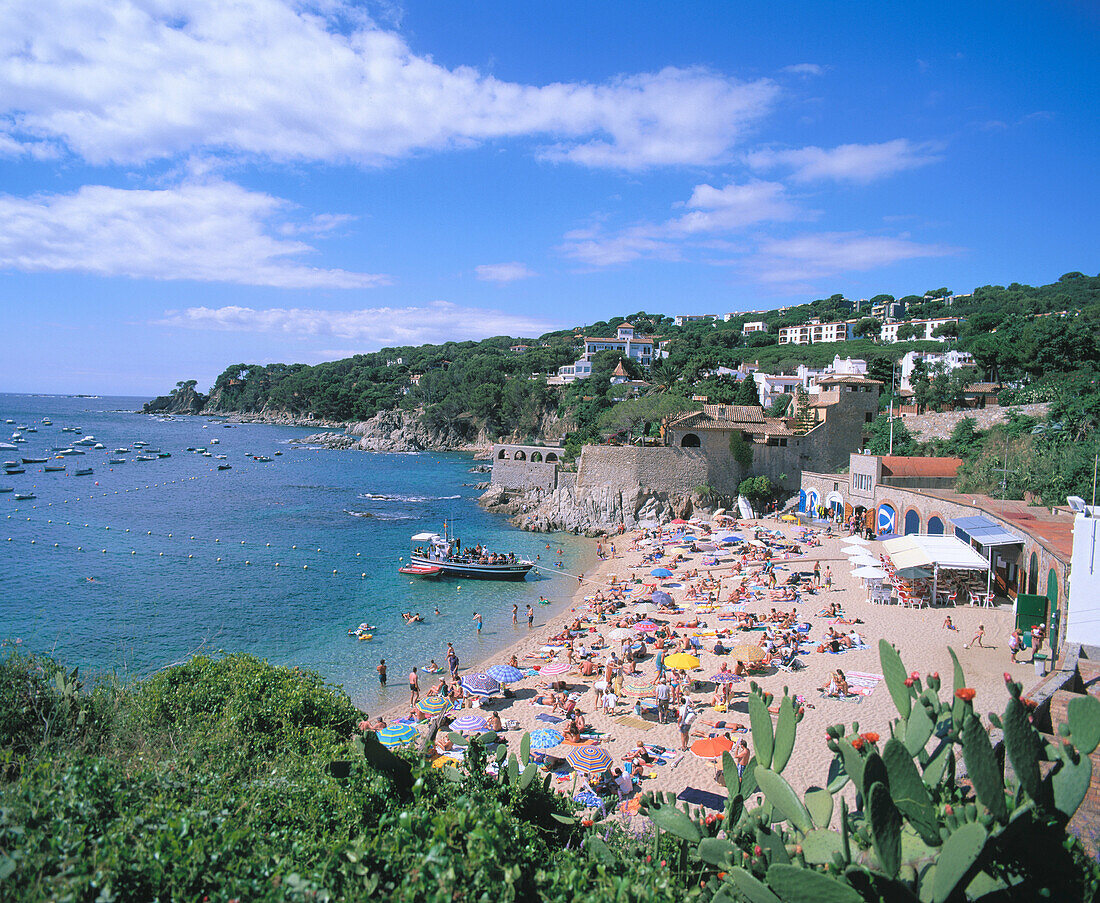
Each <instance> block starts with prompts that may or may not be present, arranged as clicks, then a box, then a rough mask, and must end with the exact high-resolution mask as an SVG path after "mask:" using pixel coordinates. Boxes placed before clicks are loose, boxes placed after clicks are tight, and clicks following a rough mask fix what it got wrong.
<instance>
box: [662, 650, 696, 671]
mask: <svg viewBox="0 0 1100 903" xmlns="http://www.w3.org/2000/svg"><path fill="white" fill-rule="evenodd" d="M665 667H668V668H675V669H676V670H677V671H687V670H689V669H691V668H698V667H699V659H697V658H696V657H695V656H694V655H689V654H688V653H687V652H674V653H673V654H672V655H666V656H665Z"/></svg>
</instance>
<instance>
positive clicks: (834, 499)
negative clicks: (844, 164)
mask: <svg viewBox="0 0 1100 903" xmlns="http://www.w3.org/2000/svg"><path fill="white" fill-rule="evenodd" d="M825 507H826V508H828V509H829V510H830V511H832V512H833V515H834V516H835V515H837V514H843V513H844V499H843V497H841V495H840V493H839V492H830V493H829V494H828V496H826V498H825Z"/></svg>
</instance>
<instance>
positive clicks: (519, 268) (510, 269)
mask: <svg viewBox="0 0 1100 903" xmlns="http://www.w3.org/2000/svg"><path fill="white" fill-rule="evenodd" d="M474 272H475V273H477V278H478V279H480V280H482V281H483V282H500V283H507V282H515V281H516V280H517V279H529V278H530V277H531V276H534V275H536V274H535V272H534V271H533V270H530V269H528V267H527V264H525V263H484V264H482V265H481V266H479V267H475V268H474Z"/></svg>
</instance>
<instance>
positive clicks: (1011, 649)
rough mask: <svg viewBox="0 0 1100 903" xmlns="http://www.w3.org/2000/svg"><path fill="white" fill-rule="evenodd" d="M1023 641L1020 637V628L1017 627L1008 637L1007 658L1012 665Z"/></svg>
mask: <svg viewBox="0 0 1100 903" xmlns="http://www.w3.org/2000/svg"><path fill="white" fill-rule="evenodd" d="M1023 642H1024V639H1023V637H1022V636H1021V635H1020V628H1019V627H1017V628H1016V629H1015V630H1013V631H1012V633H1010V634H1009V636H1008V657H1009V658H1010V659H1011V660H1012V663H1013V664H1015V663H1016V656H1017V655H1018V654H1019V652H1020V647H1021V646H1022V645H1023Z"/></svg>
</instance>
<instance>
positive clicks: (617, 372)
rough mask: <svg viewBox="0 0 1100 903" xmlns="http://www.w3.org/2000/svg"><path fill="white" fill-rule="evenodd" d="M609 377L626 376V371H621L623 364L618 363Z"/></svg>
mask: <svg viewBox="0 0 1100 903" xmlns="http://www.w3.org/2000/svg"><path fill="white" fill-rule="evenodd" d="M611 375H612V376H626V371H625V370H624V369H623V362H622V361H619V363H618V364H616V365H615V372H614V373H612V374H611Z"/></svg>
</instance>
